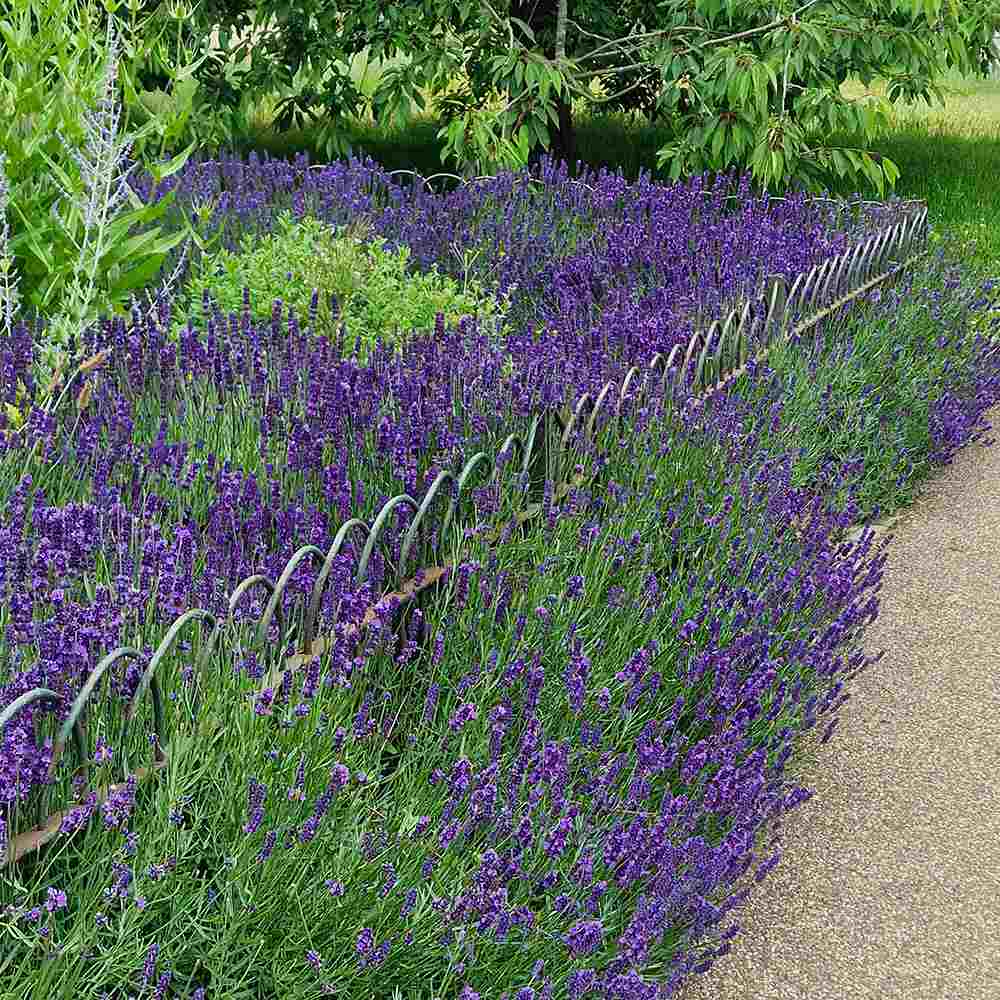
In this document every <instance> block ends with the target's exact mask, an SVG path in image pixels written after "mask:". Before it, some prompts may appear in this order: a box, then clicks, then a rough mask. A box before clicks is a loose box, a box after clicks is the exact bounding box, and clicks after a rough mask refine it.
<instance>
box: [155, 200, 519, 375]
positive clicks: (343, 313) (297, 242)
mask: <svg viewBox="0 0 1000 1000" xmlns="http://www.w3.org/2000/svg"><path fill="white" fill-rule="evenodd" d="M277 222H278V229H277V231H276V232H275V233H274V234H271V235H269V236H266V237H264V238H263V239H261V238H259V237H254V236H249V237H245V238H244V240H243V241H242V243H241V252H239V253H233V252H230V251H228V250H225V249H223V250H219V251H216V252H214V253H211V254H209V255H207V256H206V257H205V258H204V260H203V262H202V264H201V265H200V267H199V268H198V270H197V271H196V273H195V276H194V277H193V278H192V279H191V281H190V282H188V284H187V286H186V289H185V292H186V294H185V295H184V296H183V300H182V303H181V306H180V308H179V310H178V314H177V315H178V317H179V318H178V320H177V322H176V323H175V324H174V326H173V334H174V335H175V336H177V335H179V333H180V330H181V329H182V328H183V327H184V325H185V324H186V323H187V321H188V319H190V320H191V322H192V323H193V324H194V325H195V326H196V327H197V326H199V325H200V323H201V301H202V293H203V291H204V290H205V289H207V290H208V293H209V295H210V296H211V297H212V298H214V299H215V300H216V301H217V302H218V303H219V307H220V309H221V310H222V312H223V314H225V315H228V314H229V313H230V312H236V313H239V311H240V310H241V309H242V306H243V288H244V286H246V287H247V288H249V289H250V311H251V314H252V316H253V317H254V319H255V320H256V321H258V322H267V321H268V320H269V318H270V316H271V307H272V303H273V301H274V300H275V299H277V298H280V299H281V300H282V301H283V303H284V306H285V310H286V311H287V310H288V309H289V308H292V309H294V310H295V313H296V316H297V317H298V318H299V321H300V323H302V324H305V323H306V322H307V321H308V312H309V302H310V299H311V298H312V293H313V289H315V288H318V289H319V290H320V296H319V309H318V311H317V317H316V332H317V333H321V334H325V335H328V336H331V337H333V336H336V334H337V331H338V329H339V326H340V324H344V326H345V327H346V336H345V340H344V350H345V352H351V351H353V350H354V349H357V350H358V353H359V354H360V355H361V356H365V355H366V354H367V353H368V351H369V350H370V349H371V347H372V345H373V344H374V342H375V339H376V337H382V338H383V340H386V341H388V342H390V343H398V342H399V341H400V339H401V338H402V336H403V335H405V334H407V333H409V332H410V331H411V330H414V329H416V330H429V329H433V327H434V321H435V317H436V316H437V314H438V313H439V312H441V313H444V317H445V322H446V323H449V324H452V323H456V322H458V320H459V319H460V318H461V317H462V316H467V315H468V316H478V317H479V318H480V319H489V318H494V317H495V318H497V319H501V318H502V316H503V314H504V312H505V310H506V308H507V306H508V305H509V298H508V299H507V300H505V301H504V302H502V303H501V302H499V301H498V300H497V299H496V298H495V297H494V296H493V295H492V294H490V293H489V292H488V291H486V290H484V289H483V287H482V285H481V284H480V283H479V282H477V281H475V280H474V279H468V280H466V282H465V287H462V286H460V285H459V283H458V282H457V281H456V280H455V279H454V278H452V277H451V276H450V275H445V274H440V273H439V272H438V271H437V270H436V269H435V270H432V271H431V272H429V273H425V274H415V275H413V274H407V271H406V268H407V263H408V262H409V257H410V251H409V248H408V247H400V248H399V249H398V250H396V251H395V252H393V251H390V250H388V249H386V247H385V243H386V241H385V239H384V238H382V237H380V236H373V235H371V233H370V231H369V229H368V227H367V225H366V224H365V223H352V224H351V225H350V226H347V227H344V228H343V229H341V230H339V231H338V230H337V229H336V228H335V227H332V226H329V225H328V224H326V223H324V222H321V221H320V220H318V219H315V218H311V217H306V218H303V219H302V220H301V221H299V222H296V221H295V220H294V219H293V218H292V216H291V213H290V212H288V211H286V212H284V213H282V215H280V216H279V217H278V220H277ZM328 293H333V295H335V296H336V300H337V301H336V305H335V308H334V310H331V308H330V302H329V297H328ZM286 315H287V312H286Z"/></svg>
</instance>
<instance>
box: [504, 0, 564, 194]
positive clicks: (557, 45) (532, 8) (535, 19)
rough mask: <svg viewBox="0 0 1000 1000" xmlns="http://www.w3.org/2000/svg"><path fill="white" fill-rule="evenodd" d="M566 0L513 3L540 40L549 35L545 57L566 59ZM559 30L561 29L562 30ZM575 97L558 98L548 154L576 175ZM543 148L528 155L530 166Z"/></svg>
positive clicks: (516, 14) (513, 8) (514, 12)
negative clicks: (556, 118)
mask: <svg viewBox="0 0 1000 1000" xmlns="http://www.w3.org/2000/svg"><path fill="white" fill-rule="evenodd" d="M567 6H568V4H567V0H514V3H512V4H511V14H512V15H513V16H514V17H519V18H521V20H522V21H524V22H525V23H526V24H527V25H528V27H529V28H531V30H532V31H533V32H534V33H535V37H536V38H538V37H539V35H541V34H543V33H544V34H546V35H548V37H549V38H551V42H550V43H549V44H547V45H546V46H545V57H546V58H547V59H555V58H557V57H560V56H561V57H565V55H566V52H565V47H566V10H567ZM560 28H561V29H562V30H561V31H560ZM571 100H572V98H571V97H570V95H569V94H565V95H562V94H560V95H559V96H557V97H556V98H555V102H556V113H557V114H558V116H559V124H558V125H556V126H553V124H552V122H551V121H550V122H549V123H548V128H549V138H550V142H549V152H550V153H551V154H552V156H553V157H554V158H555V159H558V160H562V161H564V162H565V163H566V164H567V165H568V166H569V169H570V173H571V174H573V175H575V173H576V127H575V125H574V123H573V109H572V105H571V103H570V102H571ZM543 152H544V150H543V149H541V148H539V147H535V148H533V149H532V150H531V153H530V155H529V156H528V166H529V167H531V166H534V165H536V164H537V163H538V161H539V160H540V159H541V157H542V153H543Z"/></svg>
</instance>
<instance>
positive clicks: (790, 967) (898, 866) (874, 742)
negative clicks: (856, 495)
mask: <svg viewBox="0 0 1000 1000" xmlns="http://www.w3.org/2000/svg"><path fill="white" fill-rule="evenodd" d="M988 417H989V419H990V422H991V424H992V425H993V426H994V427H995V428H1000V407H997V408H995V409H993V410H992V411H991V412H990V413H989V414H988ZM890 527H892V530H893V532H894V534H895V538H894V541H893V542H892V543H891V545H890V551H889V558H888V562H887V566H886V573H885V578H884V583H883V589H882V593H881V604H882V607H881V611H880V614H879V617H878V619H877V620H876V622H875V623H874V624H873V625H872V626H871V627H870V630H869V632H868V638H867V640H866V647H867V650H868V651H869V652H870V653H875V652H877V651H879V650H881V649H884V650H886V653H885V656H884V657H883V659H882V660H881V661H880V662H879V663H877V664H875V665H874V666H872V667H870V668H869V669H868V670H867V671H865V672H863V673H862V674H860V675H859V676H858V677H857V678H855V679H854V681H853V682H852V684H851V686H850V687H849V690H850V691H851V692H852V695H853V696H852V698H851V700H850V701H848V702H847V704H846V705H844V706H843V707H842V708H841V710H840V714H841V722H840V725H839V727H838V730H837V732H836V734H835V735H834V737H833V739H832V740H831V741H830V743H828V744H827V745H826V746H824V747H819V748H818V754H817V755H816V756H815V757H814V758H812V759H806V761H805V763H804V764H803V766H802V768H800V769H797V770H796V775H797V777H798V779H799V780H801V781H802V783H803V784H805V785H807V786H809V787H811V788H815V789H816V795H815V796H814V797H813V798H812V799H811V800H810V801H809V802H807V803H805V804H804V805H802V806H800V807H798V809H796V810H795V811H793V812H792V813H791V814H790V815H789V816H788V817H787V819H786V820H785V821H784V822H783V824H782V844H783V850H784V854H783V857H782V860H781V861H780V863H779V864H778V866H777V868H776V869H775V870H774V871H773V872H772V873H771V874H770V875H769V876H768V877H767V879H765V881H764V882H763V883H761V884H760V885H759V886H756V887H755V889H754V891H753V894H752V895H751V897H750V899H749V900H748V902H747V904H746V905H745V907H744V908H743V909H742V910H741V911H739V912H738V915H736V914H734V916H735V917H736V919H737V920H738V921H739V923H740V924H741V930H740V933H739V934H738V935H737V936H736V938H735V939H734V941H733V949H732V951H731V952H730V953H729V954H728V955H726V956H724V957H723V958H720V959H719V960H718V961H717V962H716V963H715V965H714V966H713V967H712V968H711V969H710V970H709V971H708V972H707V973H705V974H704V975H702V976H699V977H695V978H693V979H691V980H689V981H688V983H687V984H686V985H685V986H684V988H683V989H682V990H680V991H679V993H678V996H679V997H680V998H681V1000H743V998H746V1000H750V998H752V1000H868V998H871V1000H876V998H877V1000H895V998H899V1000H903V998H905V1000H998V998H1000V793H998V789H997V784H998V780H1000V442H998V443H997V444H995V445H992V446H989V447H984V446H982V445H980V444H975V445H970V446H968V447H966V448H964V449H963V450H962V451H961V452H959V454H958V455H957V456H956V458H955V461H954V464H953V465H952V466H950V467H948V468H946V469H944V470H942V471H941V473H940V474H939V475H938V476H937V477H936V478H935V479H933V480H932V481H931V482H929V483H928V485H927V488H926V490H925V492H924V494H923V495H922V496H921V497H920V499H919V500H918V501H917V503H916V504H915V505H914V506H913V507H912V508H910V509H908V510H906V511H905V512H903V513H902V515H901V516H900V517H898V518H897V520H896V522H895V524H894V525H891V526H890ZM810 735H811V734H810Z"/></svg>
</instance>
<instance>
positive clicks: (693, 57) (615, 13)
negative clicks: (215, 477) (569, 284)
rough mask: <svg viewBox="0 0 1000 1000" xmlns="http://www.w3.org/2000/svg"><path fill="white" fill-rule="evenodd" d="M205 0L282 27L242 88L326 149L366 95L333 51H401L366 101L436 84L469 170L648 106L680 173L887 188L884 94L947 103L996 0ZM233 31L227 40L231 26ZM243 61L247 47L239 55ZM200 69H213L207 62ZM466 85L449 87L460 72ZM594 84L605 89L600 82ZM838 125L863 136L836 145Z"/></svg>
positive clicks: (973, 68)
mask: <svg viewBox="0 0 1000 1000" xmlns="http://www.w3.org/2000/svg"><path fill="white" fill-rule="evenodd" d="M255 6H256V13H255V15H254V16H253V18H251V15H250V13H249V7H248V6H247V5H244V4H243V3H241V2H238V0H205V3H204V7H205V11H204V15H203V16H205V15H207V16H208V18H209V20H208V23H214V22H215V21H219V22H221V24H222V27H223V32H225V31H227V30H229V29H232V28H237V29H240V28H242V29H245V28H247V27H249V26H250V24H251V23H253V25H254V26H255V27H256V28H258V29H260V28H263V27H264V26H265V25H266V24H268V22H270V21H271V20H272V19H273V20H274V21H275V22H276V26H275V27H273V28H271V29H269V30H268V31H267V32H266V34H265V35H264V37H263V39H261V40H260V41H258V42H257V43H256V46H255V48H254V50H253V53H252V64H251V67H250V69H249V70H248V71H247V72H246V74H245V75H244V78H243V80H242V83H241V87H243V88H251V89H253V90H254V91H255V92H258V93H260V92H266V91H268V90H271V91H273V90H275V89H281V90H282V91H283V92H284V97H283V99H282V103H281V105H279V116H278V125H279V127H281V128H286V127H288V126H290V125H292V124H297V123H299V122H300V121H303V120H308V119H311V118H315V119H319V120H320V121H322V122H323V138H324V140H325V143H326V151H327V155H331V156H332V155H335V154H337V153H343V152H345V151H346V143H345V141H344V132H343V128H342V123H343V119H344V117H345V116H347V115H350V114H355V113H358V112H360V111H362V110H364V108H365V100H364V98H363V97H362V95H360V94H359V93H358V91H357V88H356V87H355V86H354V84H353V83H352V82H351V80H350V77H349V75H348V74H347V73H345V72H344V71H343V69H342V68H341V67H339V66H337V62H338V61H339V62H341V63H346V62H347V61H349V60H350V59H351V58H352V57H353V56H354V55H355V54H356V53H357V52H360V51H361V50H362V49H364V48H367V49H368V50H369V53H370V55H371V57H372V58H386V57H392V56H394V55H397V54H399V53H404V52H405V53H407V54H408V55H409V56H410V57H411V58H410V61H409V63H408V64H407V65H405V66H396V67H393V68H392V69H390V70H389V71H387V72H386V73H385V74H384V75H383V77H382V78H381V80H380V82H379V86H378V88H377V90H376V92H375V94H374V96H373V98H372V110H374V112H375V113H376V114H377V115H378V116H379V117H380V118H381V119H393V118H395V119H396V120H397V121H404V120H405V118H406V116H407V114H408V111H409V108H410V102H411V101H413V102H415V103H416V104H417V106H418V107H423V106H424V105H423V100H422V98H421V96H420V94H419V92H418V88H424V89H427V90H429V92H430V93H431V94H432V99H433V101H434V105H435V110H436V111H437V112H439V113H440V115H441V117H442V119H443V125H442V130H441V133H440V134H441V135H442V136H443V137H444V138H445V140H446V143H445V149H444V157H445V159H446V161H448V160H451V161H454V162H457V163H458V164H459V165H460V166H462V167H463V168H466V169H491V168H494V167H496V166H499V165H503V164H506V165H518V164H523V163H525V162H528V160H529V158H531V157H532V156H533V155H534V154H536V153H537V152H538V151H539V150H541V149H546V148H547V149H550V150H551V151H553V152H554V153H555V154H556V155H557V156H559V157H561V158H563V159H567V160H569V161H570V162H571V163H572V162H573V160H574V159H575V136H574V129H573V120H572V101H573V100H574V99H575V98H579V99H583V100H584V101H586V102H587V104H588V105H589V106H590V107H592V108H600V107H606V108H626V109H634V108H638V109H639V110H641V111H643V112H644V113H646V114H648V115H650V116H651V117H659V118H661V119H662V120H664V121H666V122H668V123H669V124H670V125H671V126H672V128H673V139H672V141H670V142H669V143H667V144H666V145H665V146H664V147H663V148H662V149H661V150H660V151H659V154H658V163H659V164H660V165H661V166H663V167H665V168H666V169H667V170H668V172H669V173H670V175H671V176H680V175H682V174H688V173H691V172H702V171H706V170H707V171H719V170H726V169H731V168H749V169H750V170H752V172H753V174H754V176H755V177H756V179H757V180H758V181H759V182H760V183H761V184H762V185H766V186H770V187H779V186H783V185H785V184H787V183H789V182H790V181H801V182H802V183H804V184H805V185H806V186H809V187H812V188H816V187H819V186H822V185H824V184H825V183H828V182H829V180H830V179H831V177H832V176H833V175H839V176H841V177H851V178H854V179H857V180H862V181H865V182H867V183H870V184H871V185H873V186H875V187H876V188H878V189H879V191H882V190H884V186H885V183H886V182H888V183H889V184H890V185H891V184H892V183H894V181H895V179H896V177H897V176H898V170H897V169H896V167H895V165H894V164H893V163H891V162H890V161H889V160H886V159H882V160H880V159H879V158H878V157H877V156H876V155H874V154H871V153H869V152H868V151H867V150H866V148H865V146H866V145H867V144H868V143H870V141H871V140H872V139H873V138H875V137H876V135H877V134H878V133H879V131H880V130H881V129H883V128H884V127H886V126H887V125H888V121H889V118H888V110H889V105H890V104H891V103H892V102H895V101H899V100H902V99H907V100H917V99H925V100H927V101H928V103H929V102H930V101H931V100H934V99H937V100H940V101H943V96H942V94H941V92H940V90H939V89H938V87H937V85H936V83H935V79H936V78H938V77H939V76H940V75H941V74H942V73H944V72H946V71H948V70H949V69H952V68H957V69H958V70H960V71H961V72H963V73H965V74H967V75H984V74H985V72H986V71H987V66H988V58H987V56H986V52H987V50H988V49H989V47H990V45H991V42H992V37H993V33H994V32H995V31H997V30H998V29H1000V0H620V2H611V0H480V2H473V0H396V2H394V3H392V4H385V3H383V2H381V0H352V2H351V3H346V2H344V0H256V5H255ZM224 37H225V35H224ZM238 51H239V54H240V55H241V56H242V55H243V54H244V50H243V49H242V48H240V49H239V50H238ZM203 71H204V72H207V70H203ZM850 76H853V77H858V78H859V79H861V81H862V82H864V83H866V84H868V83H870V82H871V81H872V79H873V78H875V77H884V78H886V79H887V80H888V93H887V98H888V99H887V100H881V99H878V98H875V97H873V96H867V97H864V98H861V99H858V100H848V99H846V98H845V97H843V95H842V94H841V93H840V85H841V84H842V83H843V82H844V80H846V79H847V78H848V77H850ZM456 79H457V80H459V81H460V83H459V84H458V85H457V86H456V83H455V81H456ZM595 88H597V90H595ZM836 132H843V133H846V134H848V135H852V136H856V137H858V140H859V144H856V145H851V146H835V145H831V144H830V143H829V136H831V135H832V134H833V133H836Z"/></svg>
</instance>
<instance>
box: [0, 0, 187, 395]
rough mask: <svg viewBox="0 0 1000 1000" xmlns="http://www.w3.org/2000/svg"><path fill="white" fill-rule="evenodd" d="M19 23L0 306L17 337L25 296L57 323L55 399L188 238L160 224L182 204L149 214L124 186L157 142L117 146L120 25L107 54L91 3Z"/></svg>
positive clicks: (0, 74) (3, 33) (0, 130)
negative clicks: (93, 334) (137, 153)
mask: <svg viewBox="0 0 1000 1000" xmlns="http://www.w3.org/2000/svg"><path fill="white" fill-rule="evenodd" d="M11 13H12V15H14V16H13V17H12V19H11V20H5V21H2V22H0V38H2V44H0V156H2V161H0V162H2V169H3V173H4V176H3V178H0V184H2V186H3V187H4V190H5V198H4V204H3V206H2V208H3V210H4V211H3V215H4V218H3V219H2V220H0V221H2V222H3V224H4V225H3V235H4V239H3V245H0V259H2V262H3V271H4V282H3V290H4V299H5V301H4V302H3V303H0V305H3V306H4V310H5V326H8V325H9V320H10V317H11V314H12V303H10V302H9V301H6V300H7V299H8V298H9V296H10V292H11V289H13V288H14V287H15V286H18V285H20V290H19V292H18V298H21V297H22V296H23V297H24V298H25V299H26V300H27V302H28V303H30V305H31V306H33V307H34V311H35V312H36V314H41V315H46V316H48V317H49V318H50V320H51V322H50V323H49V324H48V325H47V328H46V333H45V344H44V345H43V348H44V350H43V351H42V362H41V370H40V371H39V373H38V374H39V376H40V377H41V379H42V382H43V385H51V386H52V387H53V388H54V386H55V384H56V383H57V381H58V378H59V376H58V372H59V370H60V368H62V369H65V367H66V365H67V363H72V362H73V359H72V358H69V357H68V356H67V351H68V349H69V347H70V345H71V344H72V343H73V342H74V341H75V339H76V338H77V336H78V335H79V333H80V332H81V331H82V330H83V329H84V328H85V327H86V326H87V325H88V324H89V323H91V322H93V321H94V320H95V319H97V318H98V317H99V316H100V315H101V314H102V312H112V311H116V310H120V309H121V308H122V307H123V304H124V303H125V302H126V301H127V300H128V299H129V298H130V296H131V295H132V294H133V293H134V292H135V291H136V290H138V289H139V288H141V287H143V286H145V285H147V284H148V283H149V282H150V280H151V279H152V278H153V276H154V275H155V274H156V273H158V272H159V270H160V269H161V268H162V265H163V262H164V260H165V259H166V257H167V254H168V253H169V251H170V250H171V249H172V248H173V247H175V246H176V245H177V243H179V242H180V240H181V239H183V236H184V234H183V233H175V234H173V235H170V236H165V235H163V234H162V233H161V230H160V227H159V225H158V224H157V222H158V220H159V219H160V218H161V217H162V216H163V215H164V213H165V212H166V210H167V208H168V207H169V205H170V203H171V201H172V198H173V194H172V193H171V194H169V195H168V196H167V197H166V198H164V199H160V200H159V201H158V202H156V203H152V204H146V203H144V202H143V201H142V200H141V199H139V198H138V196H137V195H136V194H135V192H134V191H132V189H131V188H130V187H129V185H128V183H127V181H126V178H127V176H128V174H129V173H130V171H131V168H132V166H133V165H134V164H133V162H132V161H131V160H130V159H129V147H130V146H134V144H135V143H136V142H137V141H139V140H141V139H142V138H143V137H144V136H145V135H147V134H148V133H149V131H150V130H149V129H148V128H147V129H144V130H142V129H141V130H140V131H139V132H138V133H135V134H134V135H125V136H122V135H120V134H119V124H120V122H119V111H118V109H117V107H116V101H115V96H116V93H115V83H116V77H117V74H118V38H117V36H116V34H115V32H114V25H113V24H112V23H110V22H109V23H108V24H107V32H106V37H105V45H104V47H103V49H102V48H101V46H100V44H99V42H98V40H97V37H96V18H95V14H94V8H93V5H92V4H91V3H83V2H81V3H79V4H77V5H75V6H72V7H67V6H65V5H63V4H61V3H54V2H48V0H12V4H11ZM97 57H99V58H97ZM97 98H100V100H99V102H98V110H97V111H96V112H94V111H92V110H90V109H91V108H92V105H93V104H94V102H95V100H96V99H97ZM81 146H82V147H83V148H82V149H80V147H81ZM190 151H191V150H190V148H189V149H188V150H187V151H186V152H184V153H182V154H181V155H180V156H178V157H175V158H174V159H173V160H172V161H171V162H170V163H168V164H166V165H153V166H152V167H151V168H150V169H151V172H152V174H153V176H154V178H155V179H156V180H157V181H159V180H161V179H163V178H164V177H167V176H170V174H172V173H174V172H175V171H176V170H178V169H180V167H181V166H183V164H184V162H185V161H186V159H187V156H188V154H189V153H190ZM126 203H127V204H128V205H129V206H130V208H128V209H127V210H126V209H125V206H126ZM8 216H9V217H8ZM137 230H141V231H137ZM12 263H13V264H16V265H18V267H17V268H16V269H14V268H12ZM14 270H19V271H20V274H16V273H12V272H13V271H14Z"/></svg>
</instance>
